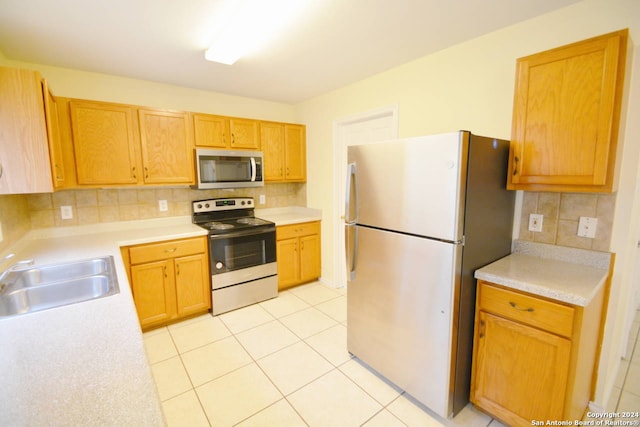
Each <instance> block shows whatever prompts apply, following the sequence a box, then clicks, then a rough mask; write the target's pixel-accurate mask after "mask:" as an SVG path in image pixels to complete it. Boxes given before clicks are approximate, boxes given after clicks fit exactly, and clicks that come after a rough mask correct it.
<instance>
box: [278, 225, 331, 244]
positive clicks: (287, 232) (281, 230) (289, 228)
mask: <svg viewBox="0 0 640 427" xmlns="http://www.w3.org/2000/svg"><path fill="white" fill-rule="evenodd" d="M310 234H320V222H319V221H314V222H302V223H299V224H291V225H281V226H279V227H278V228H277V229H276V239H277V240H284V239H291V238H292V237H298V236H308V235H310Z"/></svg>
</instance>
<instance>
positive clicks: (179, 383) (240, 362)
mask: <svg viewBox="0 0 640 427" xmlns="http://www.w3.org/2000/svg"><path fill="white" fill-rule="evenodd" d="M346 320H347V309H346V291H345V290H344V289H333V288H328V287H326V286H323V285H322V284H320V283H312V284H308V285H303V286H300V287H296V288H293V289H290V290H288V291H285V292H281V293H280V296H279V298H275V299H272V300H269V301H265V302H262V303H260V304H256V305H253V306H249V307H245V308H242V309H239V310H235V311H233V312H229V313H225V314H222V315H219V316H216V317H212V316H210V315H203V316H200V317H197V318H194V319H190V320H187V321H184V322H181V323H177V324H174V325H171V326H168V327H164V328H160V329H156V330H153V331H151V332H147V333H145V334H144V340H145V345H146V348H147V353H148V356H149V359H150V362H151V368H152V371H153V375H154V378H155V381H156V385H157V388H158V392H159V395H160V398H161V400H162V406H163V410H164V413H165V417H166V419H167V423H168V425H169V426H189V427H196V426H209V425H212V426H234V425H238V426H260V427H264V426H285V427H288V426H331V427H334V426H340V427H347V426H367V427H375V426H388V427H393V426H443V425H448V426H485V427H486V426H489V425H490V426H491V427H499V426H501V424H500V423H499V422H497V421H495V420H492V419H491V418H490V417H488V416H487V415H485V414H483V413H481V412H479V411H477V410H476V409H475V408H473V407H472V406H471V405H469V406H468V407H466V408H465V409H464V410H463V411H462V412H461V413H460V414H459V415H458V416H456V417H455V418H454V419H453V420H442V419H439V418H438V417H436V416H435V415H433V414H430V413H429V412H428V411H427V410H424V409H423V408H421V407H420V406H418V405H417V404H416V403H415V402H414V401H412V400H411V398H409V397H408V396H406V395H404V394H403V393H402V391H401V390H399V389H397V388H396V387H394V386H393V385H391V384H390V383H388V382H386V381H385V380H383V379H382V378H380V377H378V376H376V375H375V374H373V373H372V372H370V371H369V370H367V369H366V368H364V367H363V366H362V365H360V364H359V363H358V362H357V361H356V360H354V359H352V358H351V357H350V355H349V353H348V352H347V350H346V346H345V342H346V333H347V329H346ZM635 326H636V328H635V329H634V331H635V333H636V336H637V331H638V329H639V328H638V326H640V319H637V322H636V325H635ZM633 342H634V344H635V343H636V338H634V340H633ZM638 353H640V350H639V351H638ZM623 366H624V367H625V369H624V370H625V372H624V374H621V375H620V377H619V382H618V383H617V384H616V386H618V385H619V387H617V388H616V392H615V393H614V395H616V396H614V397H612V399H611V402H610V403H611V404H615V405H616V407H618V408H620V409H631V408H635V409H636V410H637V409H638V408H640V381H639V380H640V354H636V355H635V357H634V358H632V359H631V360H630V361H627V362H626V364H623ZM614 400H615V402H614Z"/></svg>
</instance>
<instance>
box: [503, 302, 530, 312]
mask: <svg viewBox="0 0 640 427" xmlns="http://www.w3.org/2000/svg"><path fill="white" fill-rule="evenodd" d="M509 305H510V306H511V307H513V308H515V309H516V310H518V311H526V312H529V313H533V311H534V310H533V308H532V307H527V308H522V307H518V304H516V303H515V302H513V301H509Z"/></svg>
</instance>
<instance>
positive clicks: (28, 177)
mask: <svg viewBox="0 0 640 427" xmlns="http://www.w3.org/2000/svg"><path fill="white" fill-rule="evenodd" d="M45 93H47V94H48V90H47V89H43V79H42V77H41V76H40V74H39V73H37V72H35V71H28V70H20V69H14V68H6V67H0V194H21V193H50V192H52V191H53V181H52V174H51V163H50V162H51V159H50V156H49V140H48V136H47V120H50V119H48V118H46V117H45V113H46V110H45V106H44V95H45Z"/></svg>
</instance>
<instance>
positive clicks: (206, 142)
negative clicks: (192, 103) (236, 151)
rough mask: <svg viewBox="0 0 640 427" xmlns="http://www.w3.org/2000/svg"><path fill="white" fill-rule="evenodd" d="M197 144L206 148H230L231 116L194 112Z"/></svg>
mask: <svg viewBox="0 0 640 427" xmlns="http://www.w3.org/2000/svg"><path fill="white" fill-rule="evenodd" d="M193 128H194V133H195V145H196V146H197V147H204V148H220V149H228V148H230V147H231V132H230V131H229V117H223V116H214V115H212V114H200V113H196V114H193Z"/></svg>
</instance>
